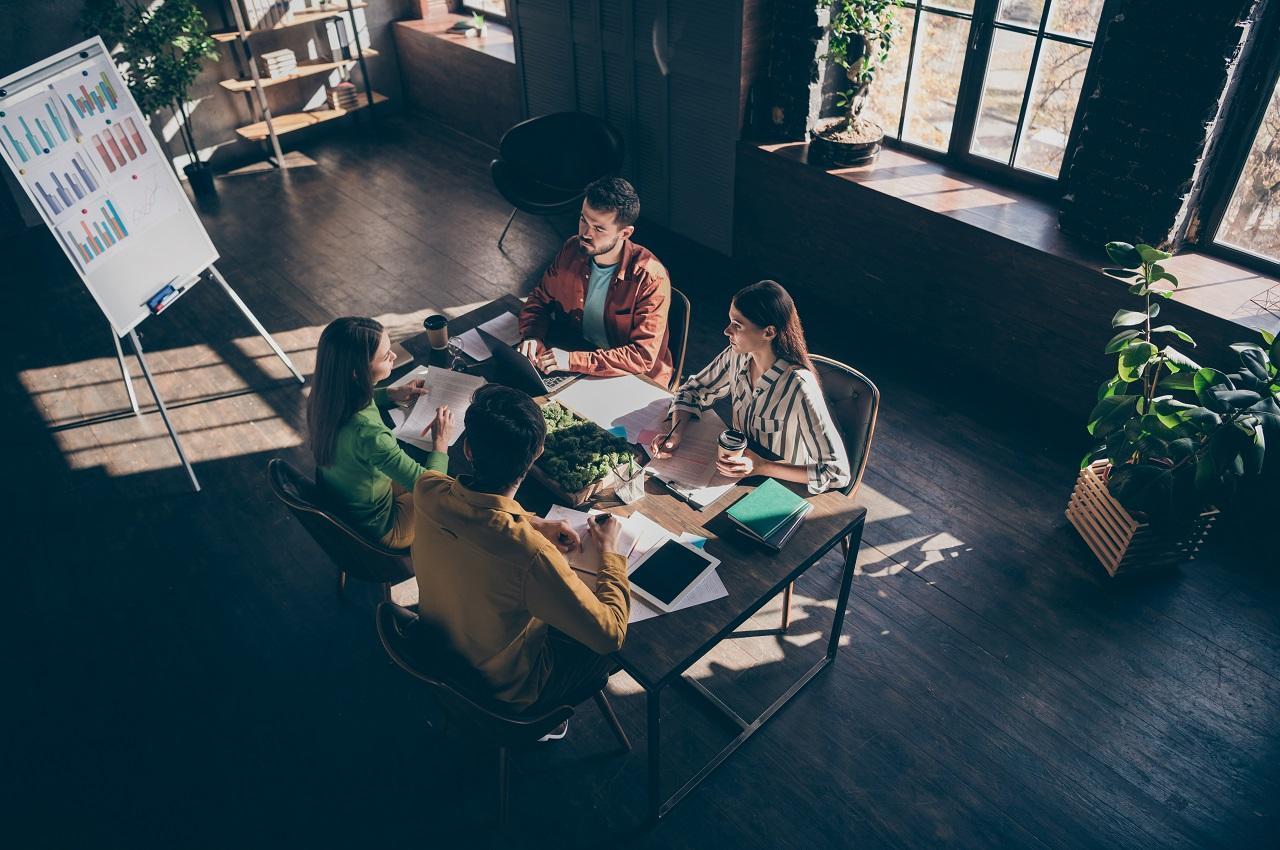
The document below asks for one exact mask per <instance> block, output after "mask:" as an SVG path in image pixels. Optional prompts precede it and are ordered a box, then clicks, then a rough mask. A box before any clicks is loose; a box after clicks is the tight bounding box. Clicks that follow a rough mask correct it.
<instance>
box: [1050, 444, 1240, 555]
mask: <svg viewBox="0 0 1280 850" xmlns="http://www.w3.org/2000/svg"><path fill="white" fill-rule="evenodd" d="M1110 466H1111V464H1110V462H1109V461H1105V460H1098V461H1094V462H1093V463H1091V464H1089V465H1088V466H1086V467H1085V468H1084V469H1082V470H1080V477H1079V478H1077V479H1076V487H1075V489H1074V490H1072V491H1071V501H1070V502H1069V503H1068V504H1067V519H1068V520H1069V521H1070V522H1071V524H1072V525H1074V526H1075V527H1076V531H1078V532H1080V536H1081V537H1083V538H1084V542H1085V543H1087V544H1089V548H1090V549H1092V550H1093V554H1094V555H1096V556H1097V557H1098V560H1099V561H1101V562H1102V566H1104V567H1106V570H1107V572H1108V573H1109V574H1111V575H1113V576H1114V575H1115V574H1116V573H1118V572H1120V571H1121V570H1124V572H1125V573H1133V572H1138V571H1140V570H1152V569H1159V568H1163V567H1172V566H1176V565H1178V564H1180V563H1182V562H1183V561H1190V560H1193V559H1194V558H1195V556H1196V552H1198V551H1199V549H1200V546H1201V545H1202V544H1203V543H1204V538H1205V535H1206V534H1208V533H1209V528H1210V527H1211V526H1212V525H1213V521H1214V520H1215V519H1217V517H1218V509H1217V508H1210V509H1209V510H1207V511H1205V512H1204V513H1202V514H1200V516H1199V518H1198V519H1196V521H1195V522H1193V523H1192V524H1191V527H1190V528H1188V529H1186V532H1185V533H1184V534H1176V535H1170V534H1168V533H1165V532H1160V531H1157V530H1155V529H1153V528H1152V527H1151V525H1150V524H1149V523H1145V522H1138V521H1137V520H1135V519H1134V518H1133V517H1131V516H1130V515H1129V512H1128V511H1126V510H1125V509H1124V506H1123V505H1121V504H1120V503H1119V502H1117V501H1116V500H1115V497H1113V496H1112V495H1111V493H1110V491H1108V490H1107V472H1108V469H1109V468H1110Z"/></svg>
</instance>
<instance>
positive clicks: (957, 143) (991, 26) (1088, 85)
mask: <svg viewBox="0 0 1280 850" xmlns="http://www.w3.org/2000/svg"><path fill="white" fill-rule="evenodd" d="M1054 2H1059V3H1062V2H1071V0H1054ZM1117 2H1119V0H1105V2H1104V3H1103V5H1102V11H1101V13H1100V15H1099V20H1098V29H1097V30H1096V31H1095V33H1094V38H1093V41H1092V42H1091V43H1090V42H1086V41H1084V40H1083V39H1078V38H1072V37H1066V36H1045V37H1040V38H1037V40H1036V46H1035V49H1034V52H1033V53H1032V64H1031V70H1030V73H1028V75H1027V82H1026V84H1025V88H1024V89H1023V95H1022V98H1023V100H1022V106H1021V108H1020V111H1019V123H1020V124H1021V123H1022V120H1023V119H1024V118H1025V114H1026V111H1027V107H1028V104H1029V102H1030V97H1031V87H1032V86H1033V85H1034V84H1035V67H1036V62H1037V61H1038V60H1039V57H1040V48H1041V46H1042V45H1043V44H1044V42H1045V40H1046V38H1049V39H1051V40H1054V41H1062V42H1066V43H1068V44H1077V45H1081V46H1084V45H1086V44H1089V45H1090V47H1089V49H1090V53H1089V64H1088V67H1087V68H1086V69H1085V75H1084V80H1083V81H1082V82H1081V85H1080V97H1079V99H1078V100H1077V101H1076V110H1075V114H1074V116H1073V117H1072V119H1071V130H1070V132H1069V133H1068V134H1067V144H1066V148H1065V152H1064V155H1063V159H1062V171H1060V172H1059V173H1058V176H1057V177H1048V176H1046V175H1044V174H1040V173H1038V172H1035V171H1029V170H1026V169H1021V168H1016V167H1014V166H1012V165H1010V164H1008V163H1005V162H1000V161H998V160H994V159H991V158H989V157H985V156H981V155H979V154H975V153H972V152H971V151H970V150H969V148H970V146H971V145H972V144H973V134H974V131H975V130H976V129H977V124H978V111H979V109H980V108H981V105H982V86H983V83H984V82H985V81H986V72H987V65H988V64H989V63H990V61H991V46H992V43H993V41H994V39H995V33H996V30H998V29H1004V30H1010V31H1013V32H1020V33H1025V34H1027V35H1030V36H1032V37H1036V36H1037V35H1038V34H1039V32H1040V30H1041V29H1043V27H1044V26H1045V24H1046V22H1047V20H1048V15H1049V11H1050V7H1051V3H1049V2H1046V3H1045V5H1044V9H1042V10H1041V15H1040V28H1039V29H1031V28H1029V27H1023V26H1020V25H1014V24H1006V23H1001V24H999V25H997V24H996V20H995V18H996V13H997V12H998V11H999V9H1000V0H974V4H973V11H971V12H961V11H957V10H955V9H946V8H938V7H936V5H935V3H934V2H931V0H922V2H920V3H919V4H917V3H916V2H915V0H904V3H903V8H911V9H915V11H916V25H915V26H913V27H912V31H911V37H910V39H908V40H906V41H899V42H897V44H901V45H906V47H907V50H908V51H909V52H908V55H907V72H906V76H907V78H906V82H905V85H904V87H903V93H902V108H901V109H900V111H899V113H898V127H897V129H896V130H895V135H893V136H889V135H886V136H885V139H884V144H885V145H887V146H889V147H893V148H898V149H901V150H905V151H908V152H910V153H912V154H914V155H918V156H921V157H925V158H928V159H934V160H938V161H941V162H944V163H947V164H951V165H955V166H957V167H959V168H961V169H962V170H963V171H966V172H969V173H975V174H978V175H980V176H983V177H986V178H991V179H993V180H995V181H997V182H1000V183H1004V184H1009V185H1012V186H1014V187H1016V188H1019V189H1021V190H1024V191H1026V192H1028V193H1030V194H1036V195H1041V196H1046V197H1048V196H1054V195H1056V194H1057V193H1058V187H1059V185H1060V183H1061V180H1062V175H1063V173H1065V170H1066V169H1067V167H1068V166H1069V165H1070V164H1071V157H1070V154H1071V151H1072V150H1074V148H1075V145H1076V141H1077V139H1078V137H1079V133H1080V117H1081V115H1082V114H1083V113H1084V104H1085V102H1086V101H1087V100H1088V99H1089V94H1090V93H1091V91H1092V89H1093V84H1094V81H1095V79H1096V76H1097V64H1098V57H1099V55H1100V54H1101V52H1102V51H1101V50H1100V45H1101V42H1102V40H1103V38H1104V37H1105V28H1104V24H1105V22H1106V21H1107V20H1109V13H1110V12H1111V11H1112V10H1113V9H1114V7H1115V5H1116V3H1117ZM922 12H927V13H929V14H934V15H943V16H947V17H952V18H958V19H960V20H968V21H969V22H970V23H969V34H968V38H967V39H966V41H965V58H964V63H963V65H962V67H961V71H960V85H959V88H958V89H957V91H956V106H955V114H954V117H953V122H952V126H951V138H950V139H949V140H948V142H947V149H946V150H945V151H940V150H937V149H936V148H930V147H927V146H925V145H921V144H919V143H917V142H912V141H910V140H906V139H903V138H902V135H901V134H902V130H903V128H904V127H905V122H906V113H907V110H906V103H907V99H908V98H909V96H910V92H911V73H912V70H913V66H914V64H915V58H916V57H915V53H916V51H915V46H916V38H917V37H918V35H919V32H920V27H919V17H920V13H922ZM872 85H875V83H872ZM1021 129H1023V128H1020V127H1019V128H1015V130H1014V147H1013V150H1014V151H1015V152H1016V150H1017V143H1018V141H1019V139H1020V137H1021Z"/></svg>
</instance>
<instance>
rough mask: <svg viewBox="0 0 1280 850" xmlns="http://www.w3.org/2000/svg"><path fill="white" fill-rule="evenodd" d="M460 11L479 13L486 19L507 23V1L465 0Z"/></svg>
mask: <svg viewBox="0 0 1280 850" xmlns="http://www.w3.org/2000/svg"><path fill="white" fill-rule="evenodd" d="M462 11H463V12H464V13H465V12H473V13H474V12H479V13H480V14H482V15H484V16H485V17H486V18H492V19H494V20H497V21H501V22H502V23H506V22H507V0H466V2H464V3H463V4H462Z"/></svg>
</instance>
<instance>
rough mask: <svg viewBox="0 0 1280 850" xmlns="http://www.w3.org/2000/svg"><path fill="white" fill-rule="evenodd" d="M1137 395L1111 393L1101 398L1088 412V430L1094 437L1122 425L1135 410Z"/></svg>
mask: <svg viewBox="0 0 1280 850" xmlns="http://www.w3.org/2000/svg"><path fill="white" fill-rule="evenodd" d="M1137 407H1138V396H1136V395H1111V396H1107V397H1106V398H1104V399H1102V400H1101V401H1099V402H1098V403H1097V405H1096V406H1095V407H1094V408H1093V412H1092V413H1090V414H1089V425H1088V431H1089V433H1090V434H1093V435H1094V436H1095V437H1105V436H1106V435H1108V434H1110V433H1111V432H1112V431H1115V430H1116V429H1117V428H1120V427H1122V426H1123V425H1124V423H1125V422H1127V421H1128V420H1129V417H1131V416H1133V415H1134V414H1135V412H1136V411H1137Z"/></svg>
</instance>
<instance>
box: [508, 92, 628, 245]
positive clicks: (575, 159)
mask: <svg viewBox="0 0 1280 850" xmlns="http://www.w3.org/2000/svg"><path fill="white" fill-rule="evenodd" d="M622 157H623V142H622V136H620V135H618V133H617V131H615V130H614V129H613V128H612V127H610V126H609V125H608V124H606V123H605V122H604V121H603V120H602V119H600V118H597V117H595V116H594V115H587V114H586V113H584V112H553V113H551V114H550V115H539V116H537V117H536V118H530V119H528V120H526V121H521V122H520V123H519V124H516V125H515V126H514V127H512V128H511V129H510V130H507V132H506V133H504V134H503V135H502V140H501V141H500V142H499V143H498V158H497V159H495V160H494V161H493V162H492V163H490V164H489V173H490V175H491V176H492V177H493V185H494V186H495V187H496V188H497V190H498V192H500V193H501V194H502V197H504V198H506V199H507V202H508V203H510V204H511V206H512V210H511V215H510V216H509V217H508V218H507V224H506V226H505V227H503V228H502V235H501V236H499V237H498V248H499V249H501V248H502V240H504V239H505V238H506V237H507V230H509V229H510V228H511V222H512V221H514V220H515V217H516V213H517V212H520V211H524V212H526V213H530V214H532V215H541V216H550V215H559V214H562V213H569V212H574V211H576V210H577V209H578V207H579V206H580V205H581V204H582V198H583V194H584V190H585V189H586V187H587V184H588V183H590V182H591V181H592V180H596V179H598V178H600V177H607V176H609V175H611V174H617V173H618V171H619V170H620V169H621V168H622Z"/></svg>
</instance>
